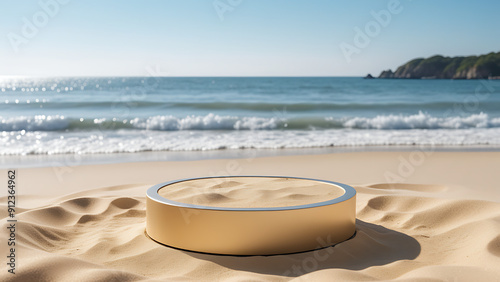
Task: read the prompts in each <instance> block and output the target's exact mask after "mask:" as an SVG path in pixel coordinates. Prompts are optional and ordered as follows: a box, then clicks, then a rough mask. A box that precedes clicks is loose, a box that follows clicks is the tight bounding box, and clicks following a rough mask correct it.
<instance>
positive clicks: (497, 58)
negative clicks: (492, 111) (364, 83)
mask: <svg viewBox="0 0 500 282" xmlns="http://www.w3.org/2000/svg"><path fill="white" fill-rule="evenodd" d="M379 78H416V79H422V78H443V79H481V78H483V79H487V78H500V52H497V53H494V52H491V53H489V54H486V55H481V56H469V57H443V56H440V55H437V56H433V57H430V58H427V59H424V58H418V59H414V60H411V61H409V62H407V63H406V64H404V65H402V66H400V67H398V68H397V70H396V71H395V72H393V71H392V70H384V71H382V73H381V74H380V75H379Z"/></svg>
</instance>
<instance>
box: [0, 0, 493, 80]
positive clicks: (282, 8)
mask: <svg viewBox="0 0 500 282" xmlns="http://www.w3.org/2000/svg"><path fill="white" fill-rule="evenodd" d="M57 1H58V0H41V1H40V0H37V1H33V0H15V1H14V0H10V1H7V0H0V75H22V76H26V75H28V76H31V75H34V76H59V75H64V76H84V75H95V76H102V75H109V76H114V75H116V76H129V75H130V76H145V75H148V74H149V72H148V71H147V70H148V69H158V70H160V71H161V74H162V75H167V74H168V75H171V76H362V75H366V74H367V73H369V72H370V73H372V74H374V75H378V74H379V73H380V71H382V70H383V69H387V68H392V69H394V68H395V67H397V66H398V65H400V64H402V63H404V62H406V61H408V60H410V59H412V58H415V57H428V56H431V55H434V54H443V55H447V56H457V55H474V54H476V55H477V54H482V53H488V52H491V51H496V52H498V51H500V30H499V29H498V26H499V23H498V15H499V11H500V1H493V0H492V1H457V0H455V1H449V0H443V1H431V0H427V1H425V0H420V1H417V0H414V1H409V0H401V1H399V2H400V6H399V10H400V12H399V13H398V14H392V15H391V20H390V21H389V22H388V24H387V25H386V26H381V25H379V27H380V29H379V30H378V31H377V30H376V29H373V32H372V33H373V34H374V35H373V34H372V35H373V36H372V37H369V39H370V42H369V44H367V46H362V48H358V52H359V53H353V54H352V56H351V57H350V59H351V60H350V61H349V62H348V60H346V57H345V56H344V54H343V52H342V50H341V48H340V46H341V45H342V43H343V42H344V43H346V44H350V45H351V46H354V47H356V45H355V43H354V37H355V34H356V32H355V28H356V27H359V28H360V29H362V30H364V29H365V27H366V26H367V25H370V24H369V23H370V22H372V23H373V21H374V17H373V15H372V14H371V12H372V11H375V12H378V11H380V10H387V5H388V3H390V2H391V1H390V0H363V1H361V0H355V1H347V0H345V1H334V0H318V1H305V0H304V1H292V0H288V1H286V0H276V1H272V0H243V1H238V0H217V1H213V0H198V1H195V0H175V1H165V0H162V1H160V0H155V1H147V0H143V1H139V0H137V1H127V0H72V1H71V0H65V2H69V3H67V4H64V5H63V4H58V5H59V8H58V11H56V12H55V13H52V12H51V13H50V15H49V13H48V12H46V11H45V10H44V8H43V7H42V6H40V3H52V6H50V7H51V9H49V12H50V11H53V10H54V5H53V3H58V2H57ZM60 1H61V2H63V0H60ZM238 2H241V3H239V4H238ZM214 3H216V4H219V5H218V6H219V7H220V8H221V9H223V8H224V4H225V5H231V3H232V4H233V7H231V9H232V10H230V11H226V12H223V13H222V16H223V18H221V17H219V14H218V13H217V11H216V9H215V8H214ZM33 17H35V20H34V19H33ZM23 18H26V19H27V20H28V21H29V22H31V23H33V22H34V21H38V22H36V24H37V25H38V26H39V27H38V28H37V29H38V30H37V31H35V32H34V31H33V30H29V28H28V29H27V30H28V32H26V27H25V26H26V25H27V24H26V23H25V22H24V20H23ZM23 28H24V29H25V33H24V34H23ZM356 48H357V47H356ZM16 49H17V52H16ZM167 72H168V73H167Z"/></svg>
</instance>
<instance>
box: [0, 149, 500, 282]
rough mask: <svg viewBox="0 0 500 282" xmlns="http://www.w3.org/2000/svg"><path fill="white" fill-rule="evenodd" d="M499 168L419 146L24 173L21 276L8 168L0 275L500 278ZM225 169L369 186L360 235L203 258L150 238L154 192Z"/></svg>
mask: <svg viewBox="0 0 500 282" xmlns="http://www.w3.org/2000/svg"><path fill="white" fill-rule="evenodd" d="M72 165H74V164H72ZM499 168H500V153H499V152H492V153H490V152H423V151H420V150H415V151H409V152H361V153H338V154H324V155H308V156H283V157H267V158H265V157H264V158H248V159H218V160H203V161H186V162H149V163H120V164H105V165H82V166H67V167H45V168H25V169H19V170H18V171H17V176H16V177H17V202H16V204H17V208H16V218H17V219H18V222H17V229H16V246H15V248H16V263H17V264H16V270H15V271H16V274H15V275H13V274H10V273H8V272H7V267H6V265H5V262H6V258H5V257H6V256H7V255H8V253H9V248H10V247H8V246H7V238H8V236H9V233H8V229H7V227H8V226H9V224H8V223H7V221H6V220H7V216H8V214H7V207H6V206H7V194H6V191H7V187H6V186H7V171H6V170H1V171H0V183H1V184H0V185H2V186H1V187H3V188H1V189H2V194H1V196H2V197H1V199H0V203H1V206H0V216H1V217H2V230H3V231H2V240H1V242H0V255H1V256H2V257H3V258H4V259H3V261H4V263H3V265H4V266H3V267H2V269H3V270H2V272H1V273H0V280H1V281H141V280H151V281H164V280H180V281H190V280H204V281H207V280H220V281H250V280H258V281H289V280H292V281H298V280H307V281H309V280H310V281H332V280H339V281H367V280H392V279H395V280H398V281H415V280H420V281H424V280H425V281H429V280H434V281H443V280H446V281H494V280H496V281H498V280H500V268H499V266H500V185H499V184H498V182H499V180H500V170H499ZM221 175H282V176H295V177H308V178H316V179H324V180H331V181H337V182H341V183H346V184H349V185H351V186H353V187H354V188H355V189H356V190H357V192H358V194H357V233H356V235H355V237H354V238H352V239H350V240H348V241H345V242H342V243H340V244H338V245H336V246H334V247H328V248H324V249H321V250H316V251H310V252H304V253H298V254H291V255H276V256H267V257H266V256H250V257H234V256H217V255H208V254H199V253H195V252H188V251H182V250H177V249H172V248H169V247H166V246H162V245H159V244H157V243H155V242H153V241H152V240H150V239H149V238H148V237H146V235H145V233H144V231H145V222H146V211H145V193H146V190H147V188H149V187H150V186H152V185H154V184H157V183H161V182H165V181H169V180H175V179H183V178H188V177H202V176H221ZM281 192H282V193H283V191H281ZM289 193H294V192H293V191H290V192H289ZM285 196H286V195H285ZM183 197H184V198H186V197H187V198H189V195H183ZM291 220H293V219H291Z"/></svg>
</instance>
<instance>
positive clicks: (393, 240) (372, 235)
mask: <svg viewBox="0 0 500 282" xmlns="http://www.w3.org/2000/svg"><path fill="white" fill-rule="evenodd" d="M420 250H421V247H420V244H419V243H418V242H417V240H415V239H414V238H412V237H410V236H408V235H406V234H404V233H401V232H398V231H395V230H391V229H387V228H385V227H383V226H381V225H376V224H371V223H368V222H364V221H361V220H356V234H355V235H354V236H353V237H352V238H351V239H349V240H347V241H344V242H342V243H339V244H337V245H335V246H331V247H326V248H322V249H317V250H313V251H308V252H302V253H295V254H287V255H272V256H227V255H224V256H221V255H211V254H203V253H196V252H191V251H183V252H184V253H185V254H187V255H189V256H192V257H194V258H197V259H201V260H206V261H211V262H213V263H216V264H219V265H221V266H223V267H227V268H230V269H233V270H240V271H250V272H255V273H261V274H270V275H282V276H289V277H296V276H301V275H303V274H306V273H310V272H314V271H317V270H322V269H348V270H362V269H365V268H368V267H371V266H378V265H385V264H389V263H392V262H396V261H400V260H412V259H415V258H416V257H417V256H418V255H419V254H420Z"/></svg>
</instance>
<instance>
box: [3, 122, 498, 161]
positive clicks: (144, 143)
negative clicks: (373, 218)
mask: <svg viewBox="0 0 500 282" xmlns="http://www.w3.org/2000/svg"><path fill="white" fill-rule="evenodd" d="M377 145H436V146H437V145H445V146H446V145H448V146H472V145H494V146H500V128H468V129H454V130H452V129H436V130H427V129H424V130H422V129H410V130H362V129H329V130H287V131H278V130H259V131H250V130H246V131H196V130H195V131H192V130H184V131H148V130H118V131H102V132H99V131H93V132H70V133H65V132H24V133H22V132H5V131H4V132H2V133H1V134H0V155H26V154H64V153H69V154H73V153H74V154H93V153H121V152H144V151H199V150H218V149H242V148H259V149H282V148H313V147H328V146H344V147H345V146H377Z"/></svg>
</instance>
